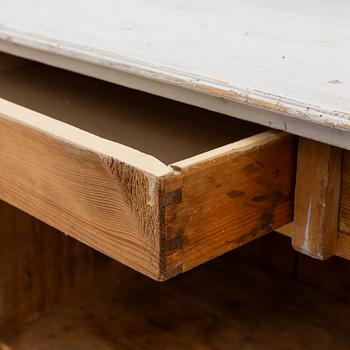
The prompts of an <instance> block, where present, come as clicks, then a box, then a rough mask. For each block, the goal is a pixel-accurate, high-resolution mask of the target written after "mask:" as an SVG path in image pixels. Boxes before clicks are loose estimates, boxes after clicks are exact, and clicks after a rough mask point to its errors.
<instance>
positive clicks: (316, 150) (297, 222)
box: [292, 138, 342, 260]
mask: <svg viewBox="0 0 350 350" xmlns="http://www.w3.org/2000/svg"><path fill="white" fill-rule="evenodd" d="M341 171H342V150H341V149H339V148H335V147H333V146H330V145H326V144H322V143H319V142H316V141H312V140H308V139H303V138H300V140H299V148H298V166H297V180H296V191H295V208H294V223H293V233H292V242H293V247H294V248H295V249H296V250H298V251H300V252H302V253H304V254H307V255H310V256H312V257H314V258H317V259H320V260H325V259H328V258H329V257H331V256H333V255H334V254H335V252H336V245H337V233H338V218H339V202H340V191H341Z"/></svg>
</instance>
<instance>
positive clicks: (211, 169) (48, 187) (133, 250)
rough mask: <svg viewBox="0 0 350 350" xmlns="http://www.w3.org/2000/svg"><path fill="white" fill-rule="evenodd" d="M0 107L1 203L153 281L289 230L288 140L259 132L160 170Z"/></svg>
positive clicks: (291, 167)
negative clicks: (274, 232) (286, 226)
mask: <svg viewBox="0 0 350 350" xmlns="http://www.w3.org/2000/svg"><path fill="white" fill-rule="evenodd" d="M0 105H1V107H0V109H1V112H0V164H1V168H0V198H1V199H2V200H5V201H6V202H9V203H10V204H12V205H14V206H16V207H18V208H20V209H22V210H24V211H26V212H28V213H30V214H31V215H33V216H35V217H37V218H39V219H40V220H42V221H44V222H46V223H48V224H49V225H52V226H53V227H55V228H57V229H59V230H61V231H63V232H64V233H65V234H67V235H70V236H72V237H74V238H76V239H78V240H79V241H81V242H83V243H85V244H87V245H89V246H91V247H93V248H95V249H97V250H99V251H100V252H102V253H104V254H107V255H108V256H110V257H112V258H114V259H116V260H119V261H121V262H122V263H124V264H126V265H128V266H130V267H132V268H134V269H136V270H138V271H140V272H142V273H144V274H146V275H148V276H150V277H152V278H154V279H157V280H164V279H167V278H170V277H172V276H174V275H176V274H178V273H180V272H183V271H186V270H188V269H190V268H192V267H194V266H196V265H198V264H201V263H203V262H205V261H208V260H210V259H212V258H214V257H216V256H218V255H220V254H223V253H225V252H227V251H229V250H231V249H233V248H236V247H238V246H240V245H242V244H244V243H247V242H249V241H251V240H253V239H255V238H257V237H259V236H261V235H263V234H265V233H267V232H269V231H271V230H273V229H274V228H276V227H279V226H282V225H284V224H286V223H288V222H290V221H291V220H292V212H293V190H294V173H295V152H296V143H295V138H294V137H293V136H291V135H288V134H285V133H282V132H275V131H269V132H265V133H262V134H258V135H255V136H252V137H249V138H247V139H244V140H241V141H238V142H235V143H233V144H231V145H227V146H224V147H221V148H219V149H216V150H213V151H210V152H207V153H204V154H201V155H199V156H196V157H193V158H190V159H187V160H185V161H182V162H178V163H175V164H173V165H171V166H169V167H168V166H165V165H164V166H161V165H159V163H158V161H157V160H155V159H153V158H152V157H150V156H147V155H145V154H144V155H142V154H141V156H140V155H139V153H137V151H134V150H131V152H135V154H134V157H130V159H131V160H132V161H131V160H130V159H129V163H128V161H127V160H126V159H125V158H127V157H125V155H124V154H123V152H124V151H125V150H124V149H123V148H119V147H122V146H121V145H118V144H115V147H112V149H113V152H111V153H110V154H108V152H107V151H108V150H107V148H108V147H109V144H108V145H107V146H108V147H107V146H103V147H102V146H100V145H98V142H97V138H96V139H94V135H91V134H88V135H85V134H84V135H85V136H86V139H84V137H82V135H83V134H82V133H83V132H82V131H80V130H78V129H76V128H73V127H71V126H69V125H63V123H61V122H58V121H55V120H51V119H50V118H47V119H48V120H47V121H49V123H45V122H47V121H46V120H45V118H46V117H45V116H43V115H39V114H38V113H35V112H33V111H30V110H27V109H25V108H22V107H19V106H16V105H14V104H12V103H9V102H6V101H1V104H0ZM25 117H27V118H25ZM34 120H35V123H36V124H35V125H31V124H30V123H31V122H32V121H34ZM38 120H42V123H41V125H42V127H41V128H40V127H39V126H38V125H39V124H40V123H38ZM45 129H46V130H45ZM59 129H60V130H61V132H62V136H61V137H58V136H57V135H56V134H53V132H52V131H50V130H56V133H57V130H59ZM69 135H72V139H73V140H72V139H70V137H68V136H69ZM74 135H75V136H74ZM74 139H75V141H74ZM83 141H84V142H83ZM106 142H107V141H106ZM87 144H90V145H95V146H96V150H93V149H92V147H93V146H90V149H89V147H87ZM135 155H138V157H136V156H135ZM139 157H141V158H143V157H144V158H145V159H141V160H140V159H138V158H139ZM135 159H136V160H135ZM152 162H154V164H153V165H151V163H152ZM143 164H144V167H142V166H143Z"/></svg>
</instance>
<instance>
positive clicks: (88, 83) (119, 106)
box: [0, 61, 266, 165]
mask: <svg viewBox="0 0 350 350" xmlns="http://www.w3.org/2000/svg"><path fill="white" fill-rule="evenodd" d="M0 98H3V99H5V100H8V101H11V102H14V103H16V104H19V105H21V106H24V107H27V108H29V109H32V110H34V111H37V112H40V113H42V114H44V115H47V116H49V117H51V118H55V119H57V120H60V121H62V122H65V123H67V124H70V125H73V126H75V127H78V128H80V129H82V130H84V131H88V132H90V133H92V134H95V135H97V136H100V137H102V138H104V139H108V140H111V141H115V142H118V143H121V144H124V145H126V146H129V147H131V148H134V149H137V150H139V151H141V152H143V153H147V154H149V155H152V156H154V157H156V158H158V159H159V160H160V161H162V162H163V163H165V164H167V165H169V164H171V163H174V162H177V161H179V160H182V159H186V158H189V157H192V156H195V155H198V154H200V153H203V152H206V151H209V150H211V149H214V148H217V147H220V146H223V145H226V144H228V143H232V142H235V141H238V140H240V139H243V138H246V137H248V136H252V135H254V134H257V133H260V132H262V131H265V130H266V128H265V127H263V126H259V125H256V124H252V123H248V122H244V121H240V120H237V119H234V118H231V117H227V116H223V115H219V118H218V114H217V113H214V112H210V111H206V110H203V109H200V108H196V107H192V106H188V105H185V104H182V103H178V102H174V101H170V100H167V99H164V98H161V97H156V96H152V95H149V94H146V93H142V92H138V91H135V90H132V89H128V88H124V87H121V86H117V85H114V84H110V83H107V82H103V81H100V80H97V79H93V78H89V77H86V76H83V75H79V74H75V73H72V72H68V71H65V70H62V69H58V68H53V67H49V66H46V65H43V64H40V63H34V62H31V61H27V62H25V64H23V65H20V66H15V67H13V68H8V69H4V70H2V71H0Z"/></svg>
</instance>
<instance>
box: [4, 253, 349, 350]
mask: <svg viewBox="0 0 350 350" xmlns="http://www.w3.org/2000/svg"><path fill="white" fill-rule="evenodd" d="M349 313H350V306H349V305H348V304H346V303H343V302H341V301H339V299H337V298H332V297H330V296H327V295H325V294H323V293H321V292H319V291H317V290H316V289H314V288H310V287H307V286H306V285H305V284H302V283H297V282H295V281H292V280H291V279H289V278H286V277H284V276H281V274H276V273H271V272H269V271H267V270H261V269H257V268H254V267H252V264H249V263H247V262H245V261H242V260H239V259H235V258H234V256H230V255H226V256H225V257H222V258H221V259H218V261H216V262H213V263H211V264H207V265H204V266H202V267H200V268H199V269H196V270H194V271H191V272H189V273H188V274H184V275H182V276H179V277H178V278H176V279H174V280H171V281H169V282H166V283H164V284H158V283H155V282H153V281H151V280H149V279H146V278H143V277H142V276H140V275H137V274H135V273H134V274H130V275H129V276H128V277H127V278H125V279H122V280H121V281H120V283H119V284H117V285H114V287H113V288H112V289H109V290H108V291H103V292H101V293H98V294H95V295H92V296H90V297H88V298H85V299H81V300H80V301H78V302H77V303H74V304H73V305H71V306H69V307H67V308H65V309H63V310H61V311H58V312H56V313H54V314H52V315H49V316H47V317H44V318H43V319H42V320H39V321H38V322H35V323H32V324H30V325H28V326H27V327H22V328H20V329H17V330H16V331H15V332H12V333H8V334H5V335H4V336H3V337H1V340H0V343H2V346H3V349H2V350H7V349H8V348H10V349H12V350H27V349H31V350H43V349H50V350H62V349H70V350H81V349H85V350H92V349H99V350H112V349H113V350H124V349H130V350H133V349H135V350H138V349H145V350H156V349H166V350H173V349H189V350H208V349H220V350H232V349H254V350H271V349H278V350H300V349H301V348H302V349H303V350H328V349H336V350H348V349H349V347H350V339H349V336H348V335H349V333H350V323H349ZM306 335H307V336H306ZM0 348H1V346H0Z"/></svg>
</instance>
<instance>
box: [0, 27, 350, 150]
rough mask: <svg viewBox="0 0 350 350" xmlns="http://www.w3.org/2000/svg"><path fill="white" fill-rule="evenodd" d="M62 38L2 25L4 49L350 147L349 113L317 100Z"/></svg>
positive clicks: (0, 34)
mask: <svg viewBox="0 0 350 350" xmlns="http://www.w3.org/2000/svg"><path fill="white" fill-rule="evenodd" d="M62 44H64V45H67V43H60V42H57V43H55V42H54V41H50V40H48V39H45V38H39V37H35V43H34V42H33V38H32V37H31V35H30V34H29V33H18V32H16V31H15V30H11V29H9V28H4V27H2V28H1V30H0V49H1V50H2V51H4V52H8V53H10V54H14V55H19V56H21V57H25V58H28V59H34V60H37V61H40V62H43V63H46V64H51V65H54V66H56V67H61V68H65V69H70V70H73V71H75V72H78V73H82V74H85V75H90V76H93V77H95V78H99V79H103V80H106V81H109V82H112V83H117V84H121V85H124V86H127V87H130V88H134V89H138V90H142V91H145V92H149V93H153V94H155V95H159V96H163V97H167V98H171V99H174V100H178V101H181V102H184V103H189V104H194V105H197V106H199V107H203V108H206V109H209V110H212V111H216V112H220V113H223V114H227V115H230V116H234V117H237V118H240V119H243V120H248V121H251V122H255V123H258V124H262V125H266V126H269V127H272V128H275V129H279V130H284V131H288V132H290V133H294V134H296V135H299V136H304V137H309V138H311V139H314V140H317V141H320V142H324V143H329V144H332V145H334V146H338V147H342V148H346V149H349V150H350V144H349V141H348V140H349V136H348V135H349V129H350V121H349V114H348V113H345V112H341V111H323V110H320V109H319V108H318V107H317V106H306V105H305V106H304V105H303V104H300V103H298V102H297V101H293V100H285V99H282V98H281V97H280V96H273V95H269V94H264V93H262V92H257V91H255V90H252V91H249V90H247V91H246V90H241V89H239V88H233V87H230V86H226V85H222V84H220V82H217V81H214V82H211V81H210V80H209V81H208V80H207V79H204V78H203V77H193V76H187V74H186V73H185V72H175V73H174V72H172V71H169V69H168V68H167V70H165V71H162V70H161V71H160V72H159V71H158V70H159V68H158V67H152V65H151V64H147V63H144V62H141V63H140V64H134V63H133V62H134V60H133V59H132V58H128V57H121V56H118V57H117V56H116V55H113V56H112V57H109V58H108V55H107V54H106V53H104V52H94V54H93V55H92V53H91V50H88V49H86V48H84V47H69V46H65V49H64V50H63V49H62ZM67 52H69V53H67ZM106 57H107V58H106ZM63 62H65V63H63ZM157 82H158V83H161V84H160V85H159V84H157ZM194 101H195V103H194ZM247 108H248V109H249V111H248V110H247ZM248 112H249V113H248ZM339 119H340V120H341V122H340V121H339Z"/></svg>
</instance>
